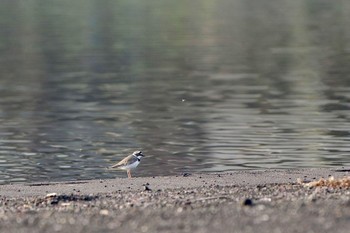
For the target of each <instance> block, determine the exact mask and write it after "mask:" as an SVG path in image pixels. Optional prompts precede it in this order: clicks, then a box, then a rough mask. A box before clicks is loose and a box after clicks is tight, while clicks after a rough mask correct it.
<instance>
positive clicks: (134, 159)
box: [111, 150, 145, 178]
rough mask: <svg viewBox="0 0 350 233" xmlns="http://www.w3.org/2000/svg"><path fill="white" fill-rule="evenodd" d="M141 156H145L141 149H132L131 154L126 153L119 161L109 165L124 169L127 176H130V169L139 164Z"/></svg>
mask: <svg viewBox="0 0 350 233" xmlns="http://www.w3.org/2000/svg"><path fill="white" fill-rule="evenodd" d="M142 157H145V155H144V154H142V152H141V151H139V150H137V151H134V152H133V153H132V154H131V155H128V156H127V157H125V158H124V159H123V160H121V161H120V162H119V163H116V164H114V165H113V166H111V168H118V169H122V170H126V172H127V174H128V178H131V169H134V168H136V167H137V166H138V165H139V163H140V161H141V158H142Z"/></svg>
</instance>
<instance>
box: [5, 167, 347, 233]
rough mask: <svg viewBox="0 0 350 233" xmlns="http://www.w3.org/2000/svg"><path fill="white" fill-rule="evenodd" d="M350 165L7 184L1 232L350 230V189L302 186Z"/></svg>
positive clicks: (339, 172) (340, 174)
mask: <svg viewBox="0 0 350 233" xmlns="http://www.w3.org/2000/svg"><path fill="white" fill-rule="evenodd" d="M329 176H334V177H343V176H349V170H348V169H345V168H344V169H339V170H331V169H300V170H265V171H240V172H231V173H211V174H182V175H179V176H169V177H140V178H132V179H121V178H118V179H113V180H89V181H75V182H64V183H51V182H47V183H34V184H14V185H2V186H0V232H128V233H129V232H349V229H350V190H349V189H341V188H330V187H316V188H309V187H304V186H302V185H300V184H297V183H296V181H297V179H298V178H301V179H302V180H304V181H306V182H308V181H313V180H318V179H319V178H321V177H324V178H327V177H329Z"/></svg>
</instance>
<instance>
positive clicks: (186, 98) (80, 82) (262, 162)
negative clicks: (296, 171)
mask: <svg viewBox="0 0 350 233" xmlns="http://www.w3.org/2000/svg"><path fill="white" fill-rule="evenodd" d="M0 5H1V7H0V13H1V14H0V23H1V29H0V30H1V31H0V33H1V37H0V51H1V53H0V64H1V65H0V75H1V78H0V90H1V92H0V127H1V130H0V183H7V182H27V181H43V180H53V181H57V180H72V179H92V178H112V177H115V176H120V177H124V176H125V174H124V172H109V171H106V170H105V167H107V166H108V165H109V164H113V163H114V162H116V161H118V160H119V159H120V158H122V157H123V156H124V155H126V154H127V153H130V152H132V151H133V150H135V149H139V148H141V149H142V150H143V151H144V152H145V154H146V155H148V156H147V159H145V160H143V163H142V165H141V166H140V167H139V168H138V170H137V171H136V172H135V175H138V176H153V175H169V174H180V173H181V172H185V171H226V170H236V169H252V168H258V169H259V168H295V167H337V166H346V165H349V162H350V161H349V156H348V154H349V151H350V148H349V146H348V145H347V144H348V142H349V137H348V136H349V129H350V128H349V126H350V123H349V111H348V110H349V104H348V102H349V98H350V95H349V94H348V93H350V92H349V90H350V81H349V80H350V79H349V77H348V76H349V73H350V72H349V68H348V66H347V64H348V61H349V54H348V49H347V47H348V45H347V44H348V43H349V40H348V38H347V36H346V33H347V31H348V27H347V25H348V21H349V18H348V17H347V11H346V9H348V8H349V7H350V3H346V2H344V1H333V2H329V1H312V0H299V1H291V0H284V1H279V0H278V1H277V0H275V1H270V0H269V1H267V0H266V1H261V0H255V1H254V0H253V1H244V0H235V1H230V0H217V1H214V2H213V1H191V2H190V3H189V2H188V1H176V2H174V1H170V0H169V1H168V0H166V1H155V0H151V1H145V2H139V1H130V0H128V1H117V2H116V1H105V2H103V3H102V2H100V1H93V0H90V1H76V2H75V3H72V2H69V1H59V2H56V3H54V4H53V3H51V2H50V3H47V2H45V1H39V0H32V1H26V2H22V1H6V2H2V3H0ZM340 5H341V6H342V7H339V6H340ZM287 9H288V10H287ZM14 17H15V18H16V20H13V18H14Z"/></svg>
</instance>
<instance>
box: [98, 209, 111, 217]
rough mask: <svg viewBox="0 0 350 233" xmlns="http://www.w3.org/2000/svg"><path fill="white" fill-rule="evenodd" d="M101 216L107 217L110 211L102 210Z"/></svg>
mask: <svg viewBox="0 0 350 233" xmlns="http://www.w3.org/2000/svg"><path fill="white" fill-rule="evenodd" d="M100 215H103V216H107V215H109V211H108V210H106V209H104V210H100Z"/></svg>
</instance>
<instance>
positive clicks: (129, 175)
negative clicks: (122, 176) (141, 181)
mask: <svg viewBox="0 0 350 233" xmlns="http://www.w3.org/2000/svg"><path fill="white" fill-rule="evenodd" d="M127 173H128V178H131V172H130V170H127Z"/></svg>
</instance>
